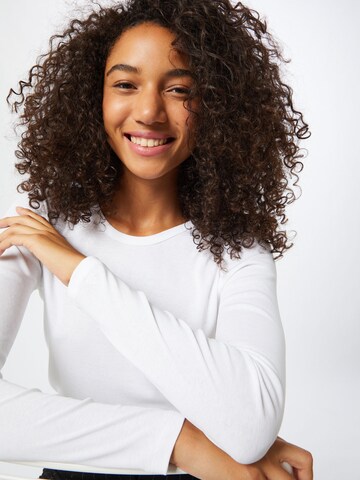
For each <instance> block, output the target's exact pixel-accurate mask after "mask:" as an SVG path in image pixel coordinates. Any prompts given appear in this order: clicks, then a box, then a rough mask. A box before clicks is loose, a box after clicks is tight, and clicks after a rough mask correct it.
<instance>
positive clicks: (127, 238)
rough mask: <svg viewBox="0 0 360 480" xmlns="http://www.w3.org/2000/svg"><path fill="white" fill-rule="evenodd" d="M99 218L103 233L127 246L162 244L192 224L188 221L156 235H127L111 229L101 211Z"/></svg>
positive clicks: (113, 228)
mask: <svg viewBox="0 0 360 480" xmlns="http://www.w3.org/2000/svg"><path fill="white" fill-rule="evenodd" d="M100 212H101V216H102V217H103V219H104V224H105V227H106V228H105V233H107V234H108V235H109V236H110V237H112V238H114V239H115V240H118V241H121V242H123V243H127V244H129V245H152V244H155V243H159V242H163V241H164V240H167V239H169V238H171V237H174V236H175V235H178V234H179V233H181V232H184V231H186V230H188V229H189V228H191V227H192V226H193V225H192V222H191V220H188V221H186V222H184V223H181V224H179V225H175V226H174V227H170V228H167V229H166V230H163V231H161V232H158V233H153V234H152V235H142V236H138V235H129V234H128V233H124V232H122V231H121V230H118V229H117V228H115V227H113V226H112V225H111V223H110V222H109V221H108V220H107V218H106V217H105V215H104V213H103V212H102V210H100Z"/></svg>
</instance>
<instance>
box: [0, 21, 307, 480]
mask: <svg viewBox="0 0 360 480" xmlns="http://www.w3.org/2000/svg"><path fill="white" fill-rule="evenodd" d="M173 38H174V36H173V34H172V33H171V32H170V31H169V30H167V29H165V28H163V27H159V26H157V25H153V24H142V25H139V26H136V27H133V28H132V29H130V30H128V31H126V32H125V33H123V34H122V35H121V37H120V38H119V39H118V41H117V42H116V43H115V45H114V48H113V49H112V51H111V53H110V55H109V57H108V59H107V62H106V68H105V72H104V79H105V85H104V96H103V117H104V126H105V130H106V132H107V135H108V141H109V144H110V146H111V147H112V149H113V150H114V152H115V153H116V154H117V156H118V158H119V161H121V162H122V164H123V167H124V168H123V170H124V174H123V176H122V177H121V183H120V184H119V187H118V190H117V192H116V194H115V196H114V198H113V202H112V205H111V207H112V210H113V213H112V214H109V215H108V216H107V219H108V221H110V222H111V223H112V224H113V226H114V227H115V228H118V229H119V230H121V231H123V232H125V233H128V234H131V235H140V236H141V235H151V234H154V233H158V232H160V231H163V230H165V229H167V228H171V227H173V226H175V225H178V224H179V223H182V222H184V221H185V219H183V218H182V216H181V212H180V207H179V204H178V200H177V195H176V178H177V173H178V167H179V165H180V164H181V163H182V162H183V161H185V160H186V159H187V158H188V157H189V155H190V153H191V149H192V148H193V145H194V139H193V138H192V136H191V132H192V131H193V118H191V116H190V114H189V112H188V111H187V110H186V109H185V107H184V105H183V101H184V100H186V94H185V93H184V91H183V90H182V93H180V90H178V89H176V88H175V87H178V88H181V89H189V88H191V86H192V79H191V76H181V77H171V78H169V77H168V76H166V72H167V71H169V70H171V69H174V68H176V69H179V68H181V69H188V63H187V61H186V59H185V58H183V57H181V56H180V55H179V54H178V53H177V52H176V51H174V50H173V49H172V48H171V41H172V40H173ZM149 59H151V61H150V62H149ZM120 63H121V64H128V65H131V66H134V67H137V68H138V69H141V74H134V73H129V72H123V71H120V70H118V69H113V70H112V72H111V73H110V74H107V73H108V72H109V70H110V69H112V67H113V66H114V65H118V64H120ZM120 83H123V84H126V88H125V87H119V86H116V85H119V84H120ZM192 107H193V106H192ZM195 107H196V105H195ZM131 130H136V131H137V130H140V131H150V132H162V133H167V134H169V135H170V136H172V137H175V141H174V142H173V144H172V145H171V148H170V149H169V150H167V151H166V152H164V153H162V154H159V155H156V156H153V157H143V156H141V155H139V154H137V153H135V152H133V151H132V150H131V149H129V146H128V143H126V142H127V140H125V138H124V135H123V133H124V131H131ZM188 140H189V144H188ZM17 214H18V215H17V216H13V217H6V218H2V219H0V229H6V230H4V231H3V232H2V233H1V234H0V257H1V255H2V254H3V253H4V252H5V251H6V250H7V249H8V248H10V247H11V246H14V245H15V246H20V247H24V248H27V249H28V250H29V251H30V252H31V253H32V254H33V255H34V256H35V257H36V258H37V259H38V260H39V261H40V262H41V263H42V264H43V265H44V266H45V267H46V268H47V269H48V270H49V271H51V272H52V273H53V274H54V276H56V277H57V278H58V279H59V280H60V281H61V282H62V283H63V284H64V285H65V286H68V285H69V282H70V280H71V276H72V274H73V272H74V270H75V269H76V267H77V266H78V265H79V263H80V262H81V261H82V260H83V259H85V258H86V257H85V256H84V255H83V254H82V253H81V252H79V251H77V250H75V249H74V248H73V247H72V246H71V245H70V244H69V243H68V241H67V240H66V239H65V238H64V237H63V236H62V235H60V234H59V232H58V231H57V230H56V229H55V228H54V227H53V226H52V225H51V224H50V223H49V222H48V221H47V220H46V219H45V218H43V217H42V216H40V215H38V214H36V213H35V212H33V211H32V210H30V209H27V208H21V207H20V208H19V207H18V208H17ZM170 461H171V463H174V464H175V465H177V466H179V468H181V469H182V470H184V471H187V472H189V473H190V474H193V475H194V476H197V477H198V478H201V479H206V480H218V479H219V478H221V479H222V480H233V479H234V480H235V479H236V480H250V479H253V480H259V479H261V480H287V479H291V478H296V479H297V480H312V478H313V474H312V457H311V454H310V453H309V452H307V451H306V450H303V449H302V448H300V447H297V446H295V445H292V444H290V443H287V442H285V441H284V440H281V439H280V438H278V439H277V440H276V441H275V443H274V444H273V446H272V447H271V448H270V449H269V451H268V452H267V454H266V455H265V457H264V458H263V459H261V460H260V461H259V462H256V463H254V464H252V465H241V464H239V463H237V462H235V461H234V460H233V459H232V458H231V457H230V456H229V455H227V454H226V453H225V452H224V451H222V450H220V449H219V448H218V447H217V446H215V445H214V444H213V443H212V442H211V441H210V440H209V439H208V438H207V437H206V436H205V435H204V434H203V432H201V430H199V429H197V428H196V427H195V426H194V425H192V424H191V423H190V422H188V420H185V421H184V424H183V428H182V430H181V432H180V434H179V436H178V439H177V441H176V444H175V446H174V450H173V452H172V456H171V459H170ZM284 461H285V462H287V463H289V464H290V465H291V466H292V467H294V475H295V477H291V476H290V475H289V474H288V473H287V472H286V471H285V470H284V469H283V467H282V466H281V463H282V462H284Z"/></svg>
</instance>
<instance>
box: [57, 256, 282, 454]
mask: <svg viewBox="0 0 360 480" xmlns="http://www.w3.org/2000/svg"><path fill="white" fill-rule="evenodd" d="M67 292H68V295H69V297H70V298H71V299H72V301H73V302H74V304H75V305H76V306H77V308H79V309H80V310H81V311H82V312H85V313H86V314H87V315H88V316H89V317H91V318H92V319H93V321H95V322H96V323H97V324H98V326H99V327H100V328H101V330H102V332H103V333H104V335H105V336H106V337H107V338H108V339H109V341H110V342H111V343H112V344H113V345H114V346H115V347H116V348H117V350H118V351H119V352H120V353H121V354H122V355H124V356H125V357H126V358H127V359H128V360H129V361H131V362H132V363H133V365H135V366H136V367H137V368H138V369H139V370H141V371H142V372H143V373H144V374H145V375H146V377H147V378H148V379H149V380H150V381H151V382H152V383H153V385H155V386H156V387H157V389H158V390H159V391H160V392H161V393H162V394H163V395H164V396H165V397H166V398H167V399H168V401H169V402H170V403H171V404H172V405H173V406H174V407H175V408H176V409H177V410H178V411H179V412H180V413H181V414H182V415H183V416H184V417H186V418H187V419H188V420H189V421H190V422H191V423H193V424H194V425H196V426H197V427H198V428H200V429H201V430H202V431H203V432H204V433H205V434H206V435H207V437H208V438H209V439H210V440H211V441H212V442H213V443H215V444H216V445H217V446H219V447H220V448H221V449H223V450H224V451H226V452H227V453H228V454H229V455H231V456H232V457H233V458H234V459H235V460H237V461H238V462H240V463H251V462H253V461H256V460H258V459H259V458H261V457H262V456H263V455H264V454H265V453H266V451H267V449H268V448H269V447H270V446H271V444H272V443H273V442H274V440H275V438H276V435H277V433H278V431H279V428H280V424H281V420H282V416H283V408H284V382H285V380H284V377H285V371H284V370H285V368H284V355H285V347H284V337H283V330H282V326H281V321H280V316H279V311H278V304H277V298H276V270H275V265H274V260H273V257H272V255H271V254H270V253H269V252H268V251H265V250H261V249H260V247H258V248H256V249H255V251H252V252H251V254H248V255H247V257H245V258H244V259H243V260H241V261H239V262H235V265H234V266H233V268H232V269H231V270H230V271H229V272H228V273H227V274H226V275H225V276H224V279H223V282H222V285H221V289H220V293H219V295H220V301H219V310H218V316H217V329H216V335H215V338H208V337H207V336H206V335H205V333H204V331H203V330H202V329H196V330H192V329H191V328H190V326H189V325H188V324H187V323H186V322H185V321H184V320H182V319H181V318H176V317H175V316H174V315H173V314H172V313H171V312H169V311H166V310H161V309H159V308H158V307H157V306H156V305H154V304H151V303H150V302H149V301H148V299H147V297H146V295H145V293H144V292H143V291H140V290H135V289H132V288H130V287H129V286H128V285H127V284H126V283H125V282H124V281H123V280H122V279H121V278H119V276H117V275H115V274H114V273H112V271H110V270H109V268H108V267H107V266H105V265H104V264H103V263H102V262H101V261H100V260H99V259H98V258H96V257H94V256H88V257H86V258H85V259H83V260H82V261H81V262H80V264H79V265H78V266H77V268H76V269H75V270H74V272H73V275H72V277H71V279H70V283H69V285H68V290H67ZM184 301H189V302H191V299H190V298H188V299H186V300H184Z"/></svg>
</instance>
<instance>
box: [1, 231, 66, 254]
mask: <svg viewBox="0 0 360 480" xmlns="http://www.w3.org/2000/svg"><path fill="white" fill-rule="evenodd" d="M56 240H57V239H56V238H55V237H53V236H52V235H51V232H50V236H49V232H45V231H39V230H37V229H35V228H32V227H28V226H25V225H13V226H12V227H10V228H8V229H7V230H6V232H3V233H2V234H1V235H0V252H1V253H0V255H1V254H2V253H4V251H5V250H7V249H8V248H10V247H12V246H17V247H26V248H27V249H28V250H29V251H30V252H33V249H34V248H36V246H37V245H38V246H39V242H40V241H41V243H42V244H43V242H49V241H50V242H51V243H52V244H54V243H55V244H56V243H58V242H57V241H56Z"/></svg>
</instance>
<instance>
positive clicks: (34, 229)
mask: <svg viewBox="0 0 360 480" xmlns="http://www.w3.org/2000/svg"><path fill="white" fill-rule="evenodd" d="M16 211H17V213H19V215H18V216H17V217H6V218H2V219H0V228H5V227H9V228H7V230H5V232H2V233H1V234H0V255H2V254H3V253H4V251H5V250H6V249H7V248H9V247H11V246H12V245H16V246H21V247H25V248H27V249H28V250H29V251H30V252H31V253H32V254H33V255H34V256H35V257H36V258H37V259H38V260H39V261H40V262H41V263H42V264H43V265H44V266H45V267H46V268H47V269H48V270H50V271H51V272H52V273H53V274H54V275H55V276H56V277H57V278H58V279H59V280H60V281H61V282H62V283H63V284H64V285H65V286H67V285H68V284H69V281H70V278H71V275H72V273H73V271H74V270H75V268H76V267H77V266H78V264H79V263H80V262H81V260H83V259H84V258H86V257H85V256H84V255H82V254H81V253H80V252H78V251H77V250H75V249H74V248H73V247H72V246H71V245H70V244H69V243H68V242H67V240H66V239H65V238H64V237H63V236H62V235H60V233H59V232H58V231H57V230H55V228H54V227H53V226H52V225H51V224H50V223H49V222H48V221H47V220H45V218H44V217H42V216H41V215H38V214H37V213H34V212H33V211H32V210H29V209H28V208H22V207H16Z"/></svg>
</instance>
